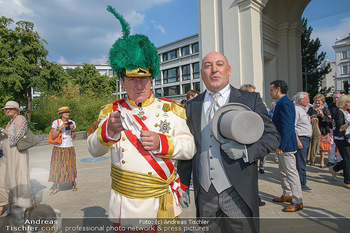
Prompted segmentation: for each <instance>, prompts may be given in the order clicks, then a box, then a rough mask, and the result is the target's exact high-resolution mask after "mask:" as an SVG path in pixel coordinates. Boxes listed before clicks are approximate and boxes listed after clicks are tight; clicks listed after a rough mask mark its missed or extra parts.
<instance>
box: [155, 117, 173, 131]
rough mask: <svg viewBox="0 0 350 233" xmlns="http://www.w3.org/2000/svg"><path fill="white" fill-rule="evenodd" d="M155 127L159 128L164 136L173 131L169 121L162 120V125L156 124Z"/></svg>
mask: <svg viewBox="0 0 350 233" xmlns="http://www.w3.org/2000/svg"><path fill="white" fill-rule="evenodd" d="M155 126H156V127H159V132H161V133H162V134H166V133H167V134H169V130H171V127H170V122H167V120H164V121H162V120H161V121H160V124H159V125H158V124H156V125H155Z"/></svg>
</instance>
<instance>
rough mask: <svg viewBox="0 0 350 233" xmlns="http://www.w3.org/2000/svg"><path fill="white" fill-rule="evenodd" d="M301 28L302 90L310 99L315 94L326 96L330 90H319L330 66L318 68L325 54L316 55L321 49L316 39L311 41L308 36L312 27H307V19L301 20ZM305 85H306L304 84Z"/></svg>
mask: <svg viewBox="0 0 350 233" xmlns="http://www.w3.org/2000/svg"><path fill="white" fill-rule="evenodd" d="M301 26H302V27H304V28H305V31H304V33H303V34H302V35H301V49H302V69H303V74H304V75H303V87H304V88H303V89H304V90H305V91H306V92H308V93H309V95H310V99H313V97H314V96H315V95H316V94H317V93H322V94H324V95H326V94H327V93H329V92H330V89H331V88H328V89H326V88H323V89H320V88H321V84H322V80H323V79H324V78H325V75H326V74H328V73H329V72H330V71H331V68H330V64H329V63H328V64H327V65H325V66H320V65H321V62H322V61H324V60H325V57H326V53H325V52H321V53H320V54H317V53H318V50H319V49H320V47H321V42H320V40H319V39H318V38H316V39H315V40H313V39H312V40H311V39H310V36H311V33H312V31H313V29H312V27H311V26H310V27H308V26H307V19H305V18H303V19H302V20H301ZM306 83H307V84H306Z"/></svg>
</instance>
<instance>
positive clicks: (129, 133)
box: [88, 7, 196, 224]
mask: <svg viewBox="0 0 350 233" xmlns="http://www.w3.org/2000/svg"><path fill="white" fill-rule="evenodd" d="M108 11H110V12H112V13H113V14H114V15H115V16H116V17H117V18H118V19H119V20H120V22H121V24H122V26H123V24H127V23H126V22H125V21H124V19H123V18H122V16H121V15H119V14H118V13H117V12H115V11H114V9H113V8H111V7H109V8H108ZM125 28H126V29H125ZM127 29H128V28H127V27H123V30H126V31H123V33H124V35H123V37H122V39H119V40H117V41H116V42H115V44H114V45H113V47H112V49H111V50H110V57H109V59H110V63H111V66H112V68H113V69H114V70H115V71H116V72H117V74H118V75H119V77H121V83H122V85H123V87H124V88H125V90H126V92H127V94H128V97H127V98H125V99H120V100H118V101H116V102H114V103H110V104H108V105H107V106H105V107H104V108H103V109H102V110H101V112H100V115H99V127H98V130H96V131H95V132H94V133H93V134H91V135H90V136H89V138H88V148H89V152H90V153H91V155H93V156H102V155H104V154H106V153H107V152H108V151H109V150H110V151H111V162H112V165H111V166H112V168H111V178H112V187H111V195H110V203H109V218H110V219H111V220H112V222H117V223H121V224H123V223H122V222H121V219H123V218H160V217H166V218H174V217H175V216H178V215H179V214H180V213H181V208H180V206H179V199H181V196H183V195H185V194H183V190H184V186H183V185H181V183H180V179H179V177H178V175H177V174H176V173H175V169H174V161H173V159H185V160H186V159H191V158H192V157H193V155H194V153H195V150H196V149H195V145H194V141H193V136H192V135H191V133H190V130H189V128H188V126H187V124H186V113H185V109H184V108H183V106H182V105H181V104H178V103H176V102H174V101H171V100H167V99H157V98H155V97H154V96H153V94H152V92H151V82H152V77H157V75H158V72H159V61H158V54H157V50H156V48H155V47H154V45H153V44H152V43H151V42H150V41H149V40H148V38H147V37H146V36H143V35H137V34H136V35H133V36H129V31H128V30H127ZM129 39H130V41H131V42H130V41H129V42H130V43H129V44H128V45H130V47H127V48H126V47H125V43H124V44H122V42H125V40H129ZM121 41H122V42H121ZM140 41H142V42H141V43H140ZM123 46H124V47H123ZM145 47H147V48H145ZM120 51H123V52H124V53H121V52H120ZM125 51H126V52H125ZM140 51H141V52H140ZM128 52H130V53H128ZM135 54H136V55H135ZM122 56H126V57H127V56H128V59H122V58H121V57H122ZM140 57H141V58H140ZM142 59H143V60H142ZM125 60H127V62H129V63H130V64H129V63H126V62H125ZM140 60H141V62H140ZM123 62H124V63H123ZM142 62H143V64H142Z"/></svg>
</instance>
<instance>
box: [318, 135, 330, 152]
mask: <svg viewBox="0 0 350 233" xmlns="http://www.w3.org/2000/svg"><path fill="white" fill-rule="evenodd" d="M331 144H332V140H331V135H330V134H329V133H327V134H325V135H321V139H320V145H319V147H320V150H330V149H331Z"/></svg>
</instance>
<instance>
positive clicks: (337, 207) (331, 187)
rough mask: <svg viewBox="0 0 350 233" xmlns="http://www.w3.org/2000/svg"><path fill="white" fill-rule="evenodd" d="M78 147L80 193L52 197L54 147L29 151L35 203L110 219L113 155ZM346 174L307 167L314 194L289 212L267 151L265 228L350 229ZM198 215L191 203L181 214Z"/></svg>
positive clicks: (66, 213) (64, 188) (262, 178)
mask: <svg viewBox="0 0 350 233" xmlns="http://www.w3.org/2000/svg"><path fill="white" fill-rule="evenodd" d="M74 146H75V149H76V153H77V170H78V178H77V180H76V181H77V184H78V191H76V192H73V191H72V190H71V185H70V184H67V185H61V191H60V192H58V193H57V194H56V195H53V196H50V195H49V194H50V192H51V191H52V190H53V188H54V187H53V184H52V183H50V182H48V177H49V169H50V159H51V151H52V145H42V146H37V147H34V148H31V149H30V176H31V182H32V185H33V187H32V188H33V192H34V193H35V197H36V202H37V203H39V204H47V205H50V206H51V207H52V208H53V209H56V210H58V211H59V212H60V214H61V217H62V218H80V219H84V218H86V217H94V218H96V217H107V213H108V201H109V193H110V184H111V180H110V176H109V173H110V157H109V154H106V155H105V156H104V157H100V158H93V157H91V155H90V154H89V152H88V149H87V144H86V140H75V141H74ZM317 159H319V157H318V158H317ZM316 162H317V160H316ZM327 162H328V161H326V163H327ZM342 178H343V177H342V176H340V175H339V176H338V181H334V180H332V179H331V175H330V173H329V171H328V168H324V169H321V168H319V167H317V166H314V167H310V166H307V185H308V186H309V187H310V188H311V189H312V192H303V203H304V209H303V210H301V211H297V212H294V213H285V212H282V211H281V210H282V209H283V207H285V206H286V205H287V203H274V202H272V198H274V197H276V196H280V195H281V194H282V188H281V185H280V181H279V169H278V164H277V163H276V162H275V161H274V160H273V155H272V154H271V155H268V157H267V160H266V163H265V174H259V191H260V192H259V193H260V197H261V199H262V201H264V202H266V205H265V206H262V207H260V216H261V232H283V233H284V232H317V233H321V232H350V190H349V189H346V188H344V187H343V179H342ZM191 200H193V191H191ZM194 217H195V207H194V204H193V202H192V203H191V205H190V207H189V208H187V209H185V210H184V212H183V214H182V215H181V218H183V219H186V218H194ZM0 221H1V219H0ZM188 232H191V231H188ZM193 232H195V231H193Z"/></svg>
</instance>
